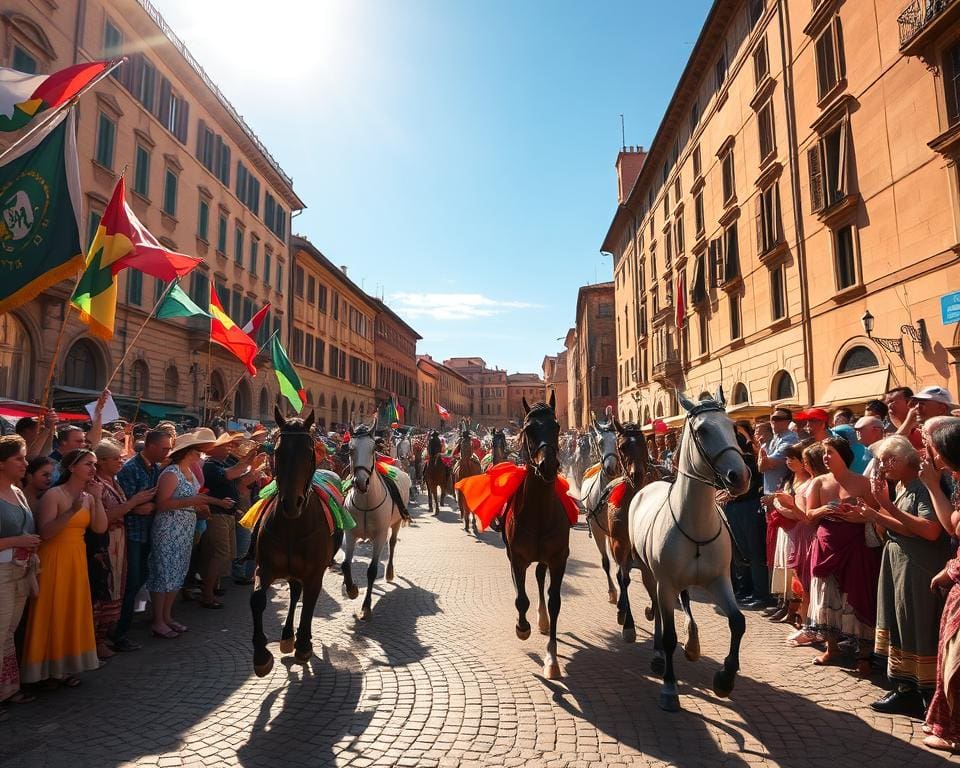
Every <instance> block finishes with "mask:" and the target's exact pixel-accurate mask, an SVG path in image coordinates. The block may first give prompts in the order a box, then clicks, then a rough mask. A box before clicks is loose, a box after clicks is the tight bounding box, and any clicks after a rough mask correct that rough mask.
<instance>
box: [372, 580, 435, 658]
mask: <svg viewBox="0 0 960 768" xmlns="http://www.w3.org/2000/svg"><path fill="white" fill-rule="evenodd" d="M362 594H363V593H362V592H361V598H358V600H357V601H355V602H356V608H357V610H359V608H360V601H361V599H362ZM441 612H442V611H441V608H440V606H439V604H438V602H437V595H436V593H434V592H431V591H429V590H427V589H424V588H423V587H418V586H417V585H416V584H413V583H412V582H410V581H409V580H407V579H405V578H403V577H402V576H400V575H399V574H398V575H397V578H396V581H395V582H394V584H393V585H392V587H389V588H387V589H386V591H385V592H382V593H378V590H377V587H376V586H375V587H374V592H373V611H372V613H373V615H372V617H371V618H370V619H367V620H365V621H361V620H360V619H356V621H355V624H354V634H355V635H356V636H357V637H361V638H367V639H369V640H372V641H374V642H375V643H377V645H379V646H380V647H381V648H382V649H383V653H384V655H385V656H386V661H381V660H375V661H374V662H373V663H374V664H385V665H386V666H390V667H397V666H405V665H407V664H415V663H417V662H418V661H421V660H423V659H424V658H426V657H427V655H428V654H429V653H430V651H431V649H432V646H430V645H424V644H423V642H421V640H420V636H419V634H418V632H417V621H418V620H419V619H420V617H421V616H435V615H436V614H438V613H441Z"/></svg>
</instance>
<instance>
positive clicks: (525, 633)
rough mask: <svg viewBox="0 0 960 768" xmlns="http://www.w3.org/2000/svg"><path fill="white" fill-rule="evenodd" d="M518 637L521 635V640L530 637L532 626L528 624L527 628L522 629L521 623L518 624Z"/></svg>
mask: <svg viewBox="0 0 960 768" xmlns="http://www.w3.org/2000/svg"><path fill="white" fill-rule="evenodd" d="M517 637H519V638H520V639H521V640H526V639H527V638H528V637H530V627H529V625H528V626H527V628H526V629H522V628H521V627H520V625H519V624H518V625H517Z"/></svg>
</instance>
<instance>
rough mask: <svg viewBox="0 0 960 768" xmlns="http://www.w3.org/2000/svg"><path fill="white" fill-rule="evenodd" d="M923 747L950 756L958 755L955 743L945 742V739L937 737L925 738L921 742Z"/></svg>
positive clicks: (959, 751) (959, 749)
mask: <svg viewBox="0 0 960 768" xmlns="http://www.w3.org/2000/svg"><path fill="white" fill-rule="evenodd" d="M923 746H925V747H928V748H930V749H937V750H939V751H941V752H949V753H950V754H952V755H956V754H958V753H960V745H958V744H957V742H955V741H947V740H946V739H941V738H940V737H939V736H933V735H930V736H927V738H925V739H924V740H923Z"/></svg>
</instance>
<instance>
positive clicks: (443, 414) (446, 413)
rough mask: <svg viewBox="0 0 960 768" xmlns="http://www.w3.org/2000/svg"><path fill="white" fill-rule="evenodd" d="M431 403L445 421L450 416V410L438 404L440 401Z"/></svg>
mask: <svg viewBox="0 0 960 768" xmlns="http://www.w3.org/2000/svg"><path fill="white" fill-rule="evenodd" d="M433 405H434V407H435V408H436V409H437V414H438V415H439V416H440V418H441V419H443V420H444V421H446V420H447V419H449V418H450V411H448V410H447V409H446V408H444V407H443V406H442V405H440V403H434V404H433Z"/></svg>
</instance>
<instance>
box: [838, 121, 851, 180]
mask: <svg viewBox="0 0 960 768" xmlns="http://www.w3.org/2000/svg"><path fill="white" fill-rule="evenodd" d="M847 127H848V121H847V118H846V117H845V118H843V121H842V122H841V123H840V153H839V154H840V157H839V160H838V162H837V191H838V192H839V193H840V195H841V196H842V197H846V195H847V177H848V174H847V134H848V133H849V132H848V131H847Z"/></svg>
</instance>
